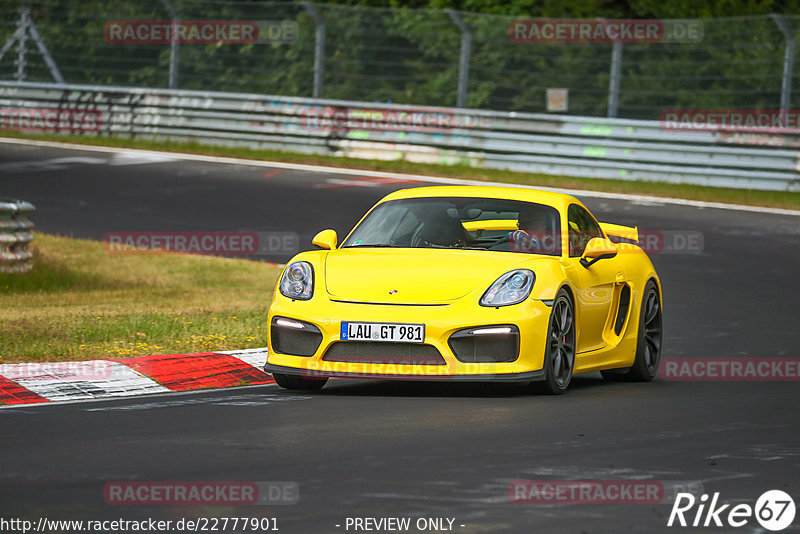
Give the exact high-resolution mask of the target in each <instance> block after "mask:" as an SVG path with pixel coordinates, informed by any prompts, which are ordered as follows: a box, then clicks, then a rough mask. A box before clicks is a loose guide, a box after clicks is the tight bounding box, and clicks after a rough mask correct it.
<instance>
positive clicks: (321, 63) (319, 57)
mask: <svg viewBox="0 0 800 534" xmlns="http://www.w3.org/2000/svg"><path fill="white" fill-rule="evenodd" d="M301 3H302V4H303V7H304V8H305V10H306V11H308V14H309V15H311V18H312V19H314V23H315V24H316V25H317V32H316V33H317V35H316V42H315V44H314V89H313V92H312V97H313V98H322V76H323V75H324V74H325V17H323V16H322V14H321V13H320V12H319V11H318V10H317V6H315V5H314V4H313V3H312V2H301Z"/></svg>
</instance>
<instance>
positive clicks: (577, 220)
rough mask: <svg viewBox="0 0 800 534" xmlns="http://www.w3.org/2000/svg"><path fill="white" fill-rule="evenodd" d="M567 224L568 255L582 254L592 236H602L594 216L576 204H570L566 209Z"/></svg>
mask: <svg viewBox="0 0 800 534" xmlns="http://www.w3.org/2000/svg"><path fill="white" fill-rule="evenodd" d="M567 224H568V225H569V255H570V257H577V256H580V255H582V254H583V251H584V250H585V249H586V243H588V242H589V240H590V239H592V238H593V237H603V231H602V230H600V225H599V224H597V222H596V221H595V220H594V217H592V215H591V214H590V213H589V212H588V211H586V210H585V209H583V208H582V207H580V206H578V205H577V204H572V205H571V206H570V207H569V209H568V210H567Z"/></svg>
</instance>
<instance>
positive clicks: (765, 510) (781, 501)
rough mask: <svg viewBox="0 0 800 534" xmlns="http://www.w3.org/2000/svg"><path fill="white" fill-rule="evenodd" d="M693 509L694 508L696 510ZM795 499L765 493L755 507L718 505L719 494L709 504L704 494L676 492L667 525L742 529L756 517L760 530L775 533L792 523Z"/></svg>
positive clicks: (777, 492) (771, 491) (768, 492)
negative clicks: (697, 496)
mask: <svg viewBox="0 0 800 534" xmlns="http://www.w3.org/2000/svg"><path fill="white" fill-rule="evenodd" d="M695 506H696V509H695ZM795 512H796V510H795V506H794V500H793V499H792V498H791V497H790V496H789V494H788V493H786V492H783V491H781V490H770V491H767V492H764V493H763V494H762V495H761V496H760V497H759V498H758V500H757V501H756V505H755V507H753V506H750V505H749V504H737V505H735V506H731V505H730V504H719V493H718V492H717V493H714V495H713V496H712V497H711V500H710V501H709V498H708V495H707V494H703V495H701V496H700V498H699V499H697V498H696V497H695V496H694V495H692V494H691V493H679V494H678V496H677V497H676V498H675V503H674V504H673V505H672V512H670V514H669V520H668V521H667V526H668V527H672V526H676V527H677V526H680V527H687V526H691V527H722V526H726V525H727V526H731V527H734V528H738V527H743V526H745V525H747V524H748V523H750V522H751V521H752V519H754V518H755V520H756V521H758V523H759V524H760V525H761V527H762V528H765V529H767V530H771V531H773V532H777V531H779V530H783V529H785V528H787V527H788V526H789V525H791V524H792V521H794V516H795Z"/></svg>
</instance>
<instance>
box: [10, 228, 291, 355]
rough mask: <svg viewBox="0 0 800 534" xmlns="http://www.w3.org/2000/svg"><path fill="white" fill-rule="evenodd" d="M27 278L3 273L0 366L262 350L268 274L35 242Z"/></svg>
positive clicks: (262, 267) (266, 268)
mask: <svg viewBox="0 0 800 534" xmlns="http://www.w3.org/2000/svg"><path fill="white" fill-rule="evenodd" d="M33 244H34V245H35V251H36V258H35V259H34V268H33V271H31V272H29V273H25V274H3V273H0V363H13V362H23V361H24V362H50V361H75V360H87V359H100V358H120V357H126V356H141V355H145V354H171V353H188V352H213V351H218V350H236V349H244V348H253V347H263V346H265V345H266V317H267V307H268V305H269V302H270V299H271V298H272V289H273V287H274V285H275V281H276V279H277V277H278V275H279V274H280V269H279V268H278V267H275V266H273V265H269V264H265V263H261V262H255V261H248V260H241V259H227V258H217V257H210V256H194V255H184V254H174V253H172V254H168V253H142V254H122V255H115V254H109V253H108V252H107V251H106V249H105V246H104V245H103V244H102V243H97V242H94V241H85V240H80V239H71V238H66V237H55V236H51V235H46V234H41V233H37V234H36V237H35V239H34V241H33Z"/></svg>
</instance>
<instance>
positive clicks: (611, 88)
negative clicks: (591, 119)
mask: <svg viewBox="0 0 800 534" xmlns="http://www.w3.org/2000/svg"><path fill="white" fill-rule="evenodd" d="M621 72H622V42H621V41H614V44H613V45H612V46H611V73H610V76H609V80H608V113H606V116H608V117H612V118H613V117H616V116H617V108H618V106H619V84H620V77H621Z"/></svg>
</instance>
